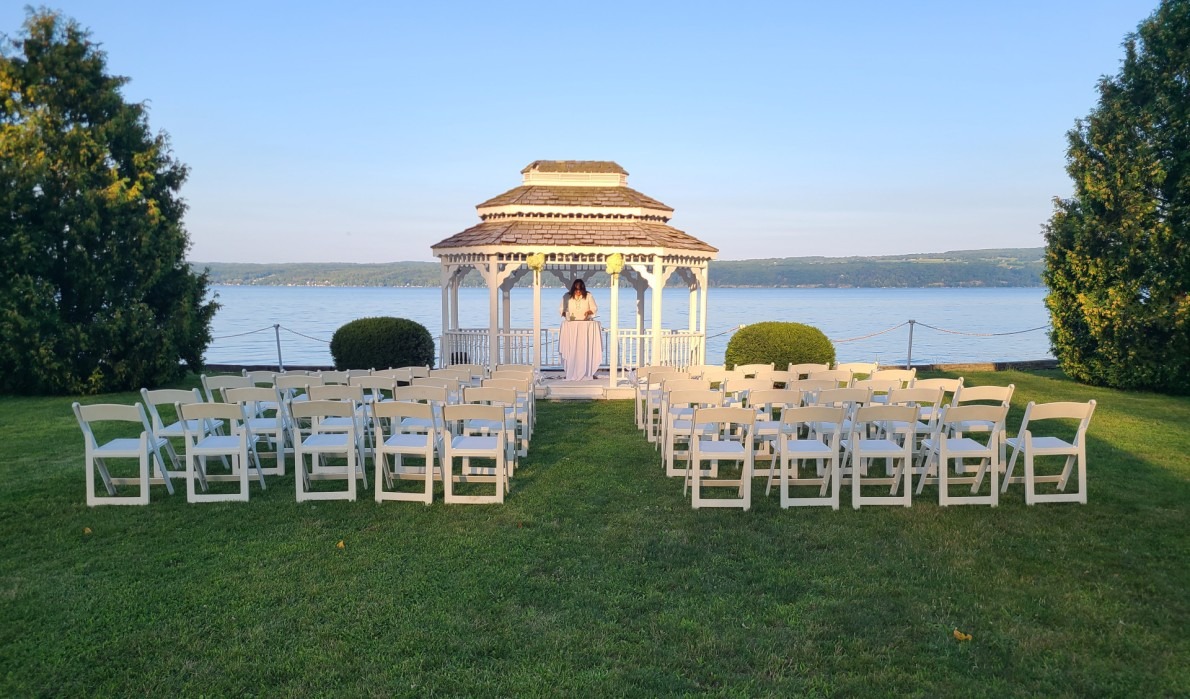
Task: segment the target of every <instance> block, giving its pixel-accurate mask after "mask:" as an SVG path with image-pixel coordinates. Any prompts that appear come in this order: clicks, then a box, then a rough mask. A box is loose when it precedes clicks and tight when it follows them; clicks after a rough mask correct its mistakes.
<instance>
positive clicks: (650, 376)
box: [632, 366, 682, 445]
mask: <svg viewBox="0 0 1190 699" xmlns="http://www.w3.org/2000/svg"><path fill="white" fill-rule="evenodd" d="M680 373H682V372H681V371H679V370H678V369H677V368H676V367H669V366H645V367H641V368H639V369H637V370H636V376H635V378H634V380H633V382H632V389H633V394H634V396H633V399H634V402H635V406H636V428H637V429H639V430H642V431H643V432H644V433H645V436H646V437H647V438H648V440H649V442H650V443H653V444H654V445H655V444H656V442H657V438H658V433H659V431H658V430H655V429H654V426H655V425H656V424H657V422H658V421H659V420H660V411H661V383H662V381H664V380H665V379H666V378H668V377H671V376H677V375H678V374H680Z"/></svg>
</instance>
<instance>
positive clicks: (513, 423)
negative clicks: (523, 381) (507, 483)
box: [463, 386, 527, 476]
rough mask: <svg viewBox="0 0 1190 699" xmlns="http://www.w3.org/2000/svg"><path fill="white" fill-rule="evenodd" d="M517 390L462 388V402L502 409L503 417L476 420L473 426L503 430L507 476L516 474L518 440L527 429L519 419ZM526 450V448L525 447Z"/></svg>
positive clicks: (488, 387)
mask: <svg viewBox="0 0 1190 699" xmlns="http://www.w3.org/2000/svg"><path fill="white" fill-rule="evenodd" d="M517 398H518V396H517V390H516V389H515V388H497V387H493V386H465V387H464V388H463V403H480V404H483V405H498V406H500V407H501V408H503V409H504V417H503V419H501V420H500V421H499V422H491V423H484V422H482V421H481V422H476V423H475V424H474V425H473V427H476V428H478V429H480V430H487V431H496V430H503V431H504V446H505V447H506V448H507V449H508V454H507V455H506V456H505V461H506V462H507V464H508V473H509V476H512V475H515V474H516V467H517V457H518V455H519V450H518V449H517V443H518V440H519V439H520V438H521V436H523V435H524V434H525V430H526V429H527V428H526V427H525V425H524V423H522V421H521V413H520V410H519V408H518V407H517ZM526 451H527V448H526Z"/></svg>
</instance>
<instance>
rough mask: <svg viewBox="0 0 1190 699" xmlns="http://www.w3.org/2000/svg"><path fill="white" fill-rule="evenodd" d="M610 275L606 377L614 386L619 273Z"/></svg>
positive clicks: (616, 353) (618, 321)
mask: <svg viewBox="0 0 1190 699" xmlns="http://www.w3.org/2000/svg"><path fill="white" fill-rule="evenodd" d="M611 277H612V288H611V292H612V327H611V334H610V335H608V341H607V355H608V356H607V377H608V386H610V387H611V388H615V387H616V386H617V385H618V384H619V382H620V381H619V379H620V371H619V361H620V274H619V273H618V272H617V273H616V274H613V275H611Z"/></svg>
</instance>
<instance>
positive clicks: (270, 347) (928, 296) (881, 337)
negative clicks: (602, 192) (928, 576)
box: [206, 286, 1053, 365]
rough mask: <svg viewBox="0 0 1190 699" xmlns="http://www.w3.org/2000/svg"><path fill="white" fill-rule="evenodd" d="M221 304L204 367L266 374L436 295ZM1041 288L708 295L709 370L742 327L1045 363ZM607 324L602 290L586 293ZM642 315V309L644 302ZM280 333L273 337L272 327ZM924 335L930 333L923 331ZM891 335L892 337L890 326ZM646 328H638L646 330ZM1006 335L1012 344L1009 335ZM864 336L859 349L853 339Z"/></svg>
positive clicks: (518, 299)
mask: <svg viewBox="0 0 1190 699" xmlns="http://www.w3.org/2000/svg"><path fill="white" fill-rule="evenodd" d="M213 291H214V292H216V293H217V294H218V301H219V303H221V304H222V305H223V307H222V308H220V309H219V311H218V312H217V313H216V314H215V319H214V323H213V325H212V335H213V336H214V338H215V339H214V341H213V342H212V343H211V346H210V348H208V350H207V354H206V361H207V362H208V363H211V364H270V363H273V364H275V363H276V361H277V335H278V334H279V335H280V340H281V355H282V359H283V361H284V363H285V364H290V365H330V364H331V363H332V362H331V356H330V350H329V342H330V338H331V335H333V334H334V332H335V330H337V329H338V328H339V327H340V326H342V325H343V324H345V323H347V322H349V321H352V320H355V319H357V318H366V317H371V316H397V317H401V318H409V319H411V320H415V321H417V322H418V323H421V324H422V325H424V326H426V328H427V329H429V331H430V334H431V335H434V336H435V337H437V336H438V335H439V334H440V332H441V324H442V310H441V303H442V301H441V299H442V295H441V291H440V290H439V289H437V288H429V289H410V288H377V287H366V288H339V287H276V286H216V287H214V288H213ZM563 291H564V290H563V289H561V288H549V289H543V290H542V296H541V298H542V314H543V319H542V320H543V324H545V325H548V324H549V323H552V322H555V321H554V318H555V316H556V315H557V314H556V312H555V310H554V309H555V306H556V305H557V304H558V303H559V301H560V299H561V296H562V293H563ZM1045 291H1046V290H1045V289H1044V288H1011V289H937V288H931V289H711V291H710V294H709V295H708V297H707V332H708V339H707V363H709V364H721V363H722V362H723V353H724V351H725V350H726V348H727V342H728V340H730V339H731V335H732V334H733V333H734V332H735V330H736V329H737V328H738V327H739V326H740V325H743V324H750V323H757V322H761V321H766V320H778V321H793V322H798V323H805V324H807V325H813V326H815V327H817V328H819V329H820V330H822V331H823V332H824V333H826V335H827V337H829V338H831V340H832V341H834V343H835V348H836V350H837V353H838V358H839V361H841V362H844V361H879V362H881V363H882V364H903V363H904V362H905V357H906V353H907V351H908V347H909V324H908V321H909V320H915V321H916V324H915V325H914V330H913V362H914V363H915V364H925V363H959V362H992V361H1023V360H1034V359H1050V358H1052V357H1053V355H1052V354H1051V352H1050V348H1049V338H1048V335H1047V328H1048V325H1049V315H1048V313H1047V312H1046V310H1045V306H1044V304H1043V299H1044V298H1045ZM592 293H593V295H594V297H595V300H596V301H597V302H598V304H599V308H600V312H599V317H600V319H601V320H602V321H603V323H604V325H605V326H607V325H609V322H608V317H609V311H610V308H611V303H610V296H609V294H610V289H593V290H592ZM662 302H663V304H664V313H663V315H662V318H663V321H662V322H663V326H664V327H666V328H679V329H680V328H685V327H686V326H687V311H688V306H689V296H688V294H687V292H686V291H685V290H684V289H677V288H674V289H666V290H665V294H664V296H663V299H662ZM459 306H460V310H459V324H460V325H461V326H463V327H470V328H481V327H484V328H486V327H487V325H488V292H487V290H486V289H479V288H473V289H472V288H468V289H461V290H460V291H459ZM645 307H646V313H647V312H648V309H650V308H651V307H652V306H651V302H650V301H649V297H648V294H646V302H645ZM634 308H635V294H634V293H633V292H632V291H631V290H628V291H627V292H626V291H625V290H624V289H621V290H620V310H621V314H620V316H621V317H620V324H621V327H629V326H632V325H634V324H635V319H634ZM512 323H513V326H514V327H524V328H531V327H533V291H532V289H528V288H516V289H513V291H512ZM275 324H276V325H280V326H281V327H280V330H279V331H276V332H275V331H274V328H273V326H274V325H275ZM927 325H928V326H932V327H927ZM898 326H899V327H898ZM646 327H648V320H646ZM1009 333H1011V334H1009ZM857 338H862V339H857Z"/></svg>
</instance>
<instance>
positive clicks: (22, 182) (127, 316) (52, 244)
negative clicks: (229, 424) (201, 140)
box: [0, 9, 217, 394]
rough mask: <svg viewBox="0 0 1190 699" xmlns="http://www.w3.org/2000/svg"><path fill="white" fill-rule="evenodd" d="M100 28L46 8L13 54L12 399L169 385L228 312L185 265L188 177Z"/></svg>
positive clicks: (7, 146) (1, 307)
mask: <svg viewBox="0 0 1190 699" xmlns="http://www.w3.org/2000/svg"><path fill="white" fill-rule="evenodd" d="M125 82H127V79H126V78H122V77H116V76H111V75H108V74H107V72H106V56H105V54H104V53H103V52H102V51H100V50H99V47H98V45H97V44H95V43H93V42H92V41H91V38H90V32H88V31H87V30H85V29H82V28H80V27H79V25H78V24H77V23H76V22H74V21H73V20H70V19H67V18H64V17H62V16H61V15H59V14H57V13H55V12H51V11H48V10H45V9H41V10H30V11H29V14H28V17H27V19H26V21H25V24H24V28H23V31H22V33H21V34H20V35H19V36H18V37H16V38H9V37H4V40H3V42H2V45H0V211H3V212H4V213H3V215H2V217H0V259H2V260H4V268H5V273H4V274H3V275H0V392H5V393H26V394H28V393H67V392H69V393H96V392H101V391H114V390H126V389H134V388H138V387H141V386H149V387H152V386H157V385H159V384H161V383H163V382H165V381H168V380H171V379H174V378H176V377H178V376H180V375H181V374H182V372H183V371H184V369H183V367H182V363H185V364H186V365H189V366H191V367H197V366H199V365H201V363H202V354H203V352H204V351H205V350H206V347H207V345H208V344H209V343H210V340H211V335H210V323H211V318H212V316H213V315H214V312H215V309H216V308H217V305H216V304H215V303H214V302H210V301H206V300H205V297H206V292H207V287H208V280H207V277H206V274H205V273H202V274H196V273H194V272H192V271H191V269H190V267H189V266H188V265H187V263H186V261H185V253H186V250H187V248H188V247H189V238H188V236H187V234H186V231H185V229H184V228H183V227H182V215H183V213H184V212H185V204H184V203H183V201H182V200H181V199H180V198H179V196H178V192H179V189H180V188H181V186H182V183H183V182H184V181H185V180H186V175H187V169H186V167H185V166H184V165H182V164H181V163H179V162H177V161H176V160H174V159H173V157H172V153H171V152H170V149H169V142H168V137H167V135H166V134H164V133H159V134H153V133H151V132H150V130H149V125H148V118H147V116H146V112H145V108H144V106H143V105H140V104H129V103H127V102H125V101H124V99H123V97H122V96H121V94H120V87H121V86H122V85H123V84H124V83H125Z"/></svg>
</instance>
